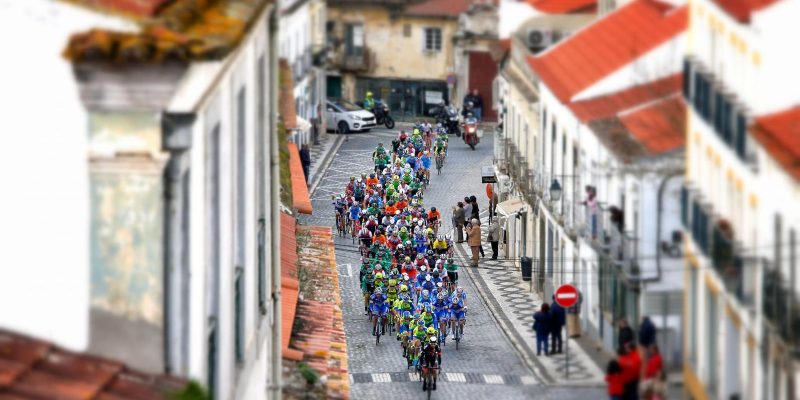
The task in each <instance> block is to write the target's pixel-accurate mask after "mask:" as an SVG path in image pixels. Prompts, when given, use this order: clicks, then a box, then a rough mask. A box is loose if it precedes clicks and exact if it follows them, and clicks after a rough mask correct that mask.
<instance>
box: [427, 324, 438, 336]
mask: <svg viewBox="0 0 800 400" xmlns="http://www.w3.org/2000/svg"><path fill="white" fill-rule="evenodd" d="M434 334H436V328H434V327H432V326H429V327H428V335H434Z"/></svg>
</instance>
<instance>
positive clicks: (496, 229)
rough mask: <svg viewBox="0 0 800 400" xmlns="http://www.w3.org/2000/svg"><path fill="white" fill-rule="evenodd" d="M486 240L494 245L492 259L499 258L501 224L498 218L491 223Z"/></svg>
mask: <svg viewBox="0 0 800 400" xmlns="http://www.w3.org/2000/svg"><path fill="white" fill-rule="evenodd" d="M486 240H488V241H489V243H491V245H492V260H497V253H499V250H498V247H500V246H499V244H500V224H499V223H498V222H497V218H495V219H494V220H493V221H492V222H491V223H489V233H488V234H487V236H486Z"/></svg>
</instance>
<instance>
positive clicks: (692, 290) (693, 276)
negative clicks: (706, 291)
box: [687, 268, 700, 371]
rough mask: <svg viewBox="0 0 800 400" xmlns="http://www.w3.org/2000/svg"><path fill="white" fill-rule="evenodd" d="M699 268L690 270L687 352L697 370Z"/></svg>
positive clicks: (690, 361)
mask: <svg viewBox="0 0 800 400" xmlns="http://www.w3.org/2000/svg"><path fill="white" fill-rule="evenodd" d="M699 279H700V278H699V277H698V270H697V268H690V271H689V293H688V295H689V349H688V351H687V354H688V356H689V363H690V364H691V365H692V366H693V367H694V369H695V371H697V353H698V348H697V336H698V335H697V326H698V324H699V323H700V322H699V321H698V318H697V314H698V313H697V287H698V280H699Z"/></svg>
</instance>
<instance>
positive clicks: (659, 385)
mask: <svg viewBox="0 0 800 400" xmlns="http://www.w3.org/2000/svg"><path fill="white" fill-rule="evenodd" d="M646 351H647V362H646V363H645V368H644V380H643V381H642V394H643V396H642V397H644V398H645V399H647V400H653V399H663V398H664V397H665V396H666V393H665V386H666V376H665V373H664V359H663V358H662V357H661V353H660V352H659V351H658V346H657V345H655V344H653V345H651V346H650V347H648V348H647V350H646Z"/></svg>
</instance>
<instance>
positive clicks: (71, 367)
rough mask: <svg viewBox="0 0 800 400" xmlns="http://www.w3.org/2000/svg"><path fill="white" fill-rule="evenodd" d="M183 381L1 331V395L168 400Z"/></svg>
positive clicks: (13, 397)
mask: <svg viewBox="0 0 800 400" xmlns="http://www.w3.org/2000/svg"><path fill="white" fill-rule="evenodd" d="M185 385H186V382H185V381H183V380H180V379H177V378H173V377H169V376H161V375H147V374H143V373H140V372H137V371H133V370H130V369H128V368H127V367H126V366H125V365H123V364H121V363H119V362H117V361H112V360H107V359H103V358H99V357H94V356H89V355H85V354H80V353H74V352H70V351H66V350H63V349H61V348H58V347H56V346H54V345H52V344H50V343H48V342H44V341H41V340H37V339H33V338H29V337H26V336H22V335H18V334H15V333H11V332H8V331H2V330H0V397H2V398H4V399H65V400H71V399H76V400H77V399H166V398H168V396H169V395H171V394H173V393H174V392H177V391H180V390H181V389H182V388H183V387H184V386H185Z"/></svg>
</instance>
